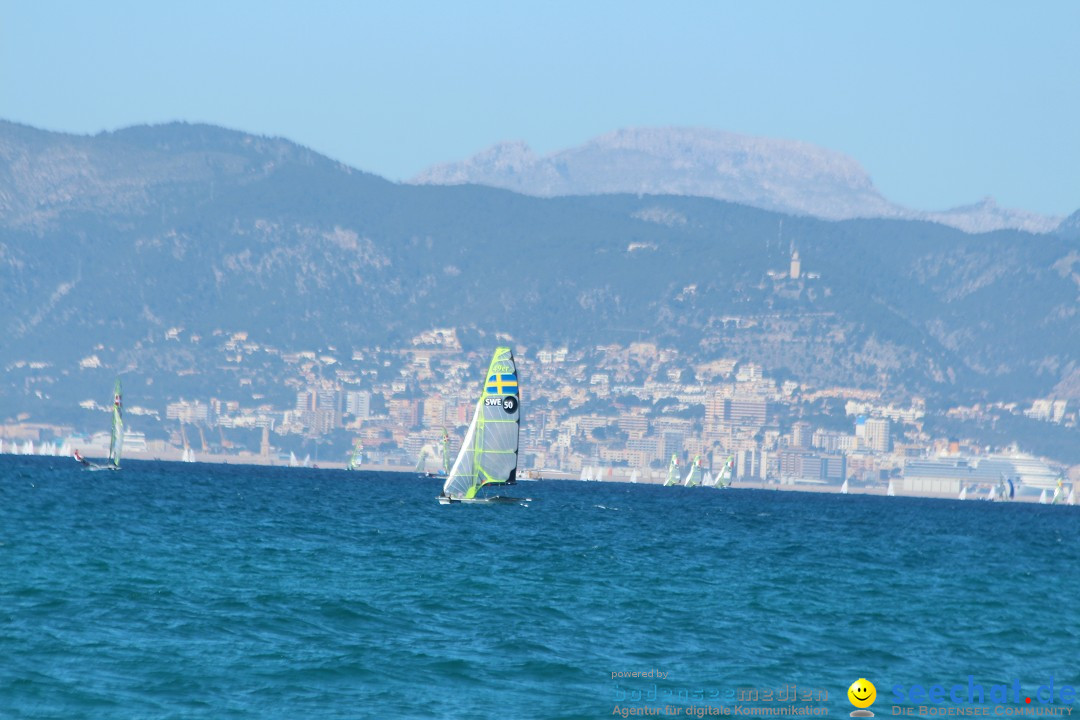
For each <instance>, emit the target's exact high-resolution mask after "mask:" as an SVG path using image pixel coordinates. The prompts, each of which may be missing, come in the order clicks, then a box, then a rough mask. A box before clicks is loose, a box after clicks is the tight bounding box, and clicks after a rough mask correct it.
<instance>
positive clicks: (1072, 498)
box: [1065, 483, 1076, 505]
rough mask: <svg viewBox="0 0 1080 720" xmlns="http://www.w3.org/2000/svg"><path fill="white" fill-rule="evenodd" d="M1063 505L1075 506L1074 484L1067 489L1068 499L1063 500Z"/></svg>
mask: <svg viewBox="0 0 1080 720" xmlns="http://www.w3.org/2000/svg"><path fill="white" fill-rule="evenodd" d="M1065 504H1066V505H1075V504H1076V483H1073V484H1072V486H1071V487H1070V488H1069V497H1067V498H1065Z"/></svg>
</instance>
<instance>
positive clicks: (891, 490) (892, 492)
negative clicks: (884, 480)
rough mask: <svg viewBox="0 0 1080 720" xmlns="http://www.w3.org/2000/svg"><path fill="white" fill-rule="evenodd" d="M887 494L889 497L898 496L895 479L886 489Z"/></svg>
mask: <svg viewBox="0 0 1080 720" xmlns="http://www.w3.org/2000/svg"><path fill="white" fill-rule="evenodd" d="M885 494H886V495H888V496H889V497H896V488H895V487H894V486H893V481H892V480H890V481H889V489H888V490H886V491H885Z"/></svg>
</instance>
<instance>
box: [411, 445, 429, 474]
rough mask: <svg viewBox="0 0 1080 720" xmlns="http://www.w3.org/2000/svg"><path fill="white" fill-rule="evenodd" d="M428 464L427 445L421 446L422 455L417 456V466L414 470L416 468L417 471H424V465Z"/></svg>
mask: <svg viewBox="0 0 1080 720" xmlns="http://www.w3.org/2000/svg"><path fill="white" fill-rule="evenodd" d="M426 464H427V445H425V446H424V447H422V448H420V457H419V458H417V460H416V467H415V468H414V470H416V472H418V473H423V472H424V467H425V466H426Z"/></svg>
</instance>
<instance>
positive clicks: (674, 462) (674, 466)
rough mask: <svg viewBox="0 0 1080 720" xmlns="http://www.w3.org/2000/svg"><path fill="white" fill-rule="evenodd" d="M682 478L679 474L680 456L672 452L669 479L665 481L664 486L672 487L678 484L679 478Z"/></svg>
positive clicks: (668, 471) (668, 470)
mask: <svg viewBox="0 0 1080 720" xmlns="http://www.w3.org/2000/svg"><path fill="white" fill-rule="evenodd" d="M681 479H682V478H681V477H680V475H679V457H678V455H675V454H674V453H672V455H671V462H670V463H668V469H667V480H665V481H664V487H671V486H672V485H678V484H679V480H681Z"/></svg>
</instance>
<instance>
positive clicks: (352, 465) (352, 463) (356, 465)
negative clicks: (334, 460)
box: [345, 440, 364, 470]
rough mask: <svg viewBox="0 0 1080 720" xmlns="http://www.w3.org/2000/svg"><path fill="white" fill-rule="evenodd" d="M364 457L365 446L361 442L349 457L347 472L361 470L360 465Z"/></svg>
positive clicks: (355, 446) (357, 442)
mask: <svg viewBox="0 0 1080 720" xmlns="http://www.w3.org/2000/svg"><path fill="white" fill-rule="evenodd" d="M363 457H364V446H363V444H361V442H360V441H359V440H357V441H356V444H355V445H353V450H352V455H351V456H350V457H349V464H348V465H346V466H345V469H346V470H359V469H360V463H361V462H362V461H363Z"/></svg>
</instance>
